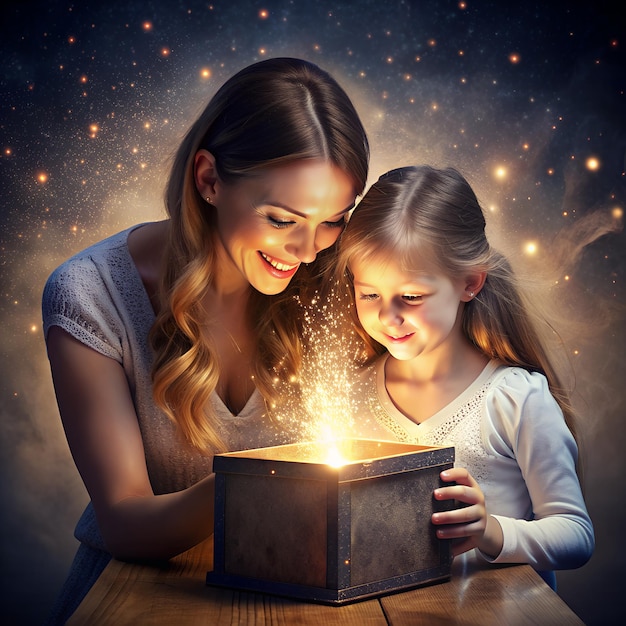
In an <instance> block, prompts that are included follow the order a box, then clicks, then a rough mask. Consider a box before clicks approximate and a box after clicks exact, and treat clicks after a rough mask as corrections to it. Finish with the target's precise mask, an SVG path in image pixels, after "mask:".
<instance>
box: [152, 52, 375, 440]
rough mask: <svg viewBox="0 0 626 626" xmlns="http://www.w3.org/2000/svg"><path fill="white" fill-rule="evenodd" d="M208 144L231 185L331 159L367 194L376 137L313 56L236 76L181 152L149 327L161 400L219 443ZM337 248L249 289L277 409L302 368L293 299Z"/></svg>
mask: <svg viewBox="0 0 626 626" xmlns="http://www.w3.org/2000/svg"><path fill="white" fill-rule="evenodd" d="M200 149H206V150H208V151H209V152H211V153H212V154H213V156H214V157H215V159H216V168H217V172H218V176H219V178H220V179H221V180H222V181H223V182H225V183H236V182H237V181H238V180H241V179H243V178H245V177H248V176H251V175H254V174H258V173H259V172H260V171H262V170H263V169H266V168H269V167H276V166H279V165H284V164H287V163H291V162H294V161H298V160H305V159H324V160H325V161H327V162H330V163H332V164H333V165H335V166H336V167H338V168H340V169H341V170H343V171H344V172H345V173H347V174H348V175H349V176H350V178H351V179H352V181H353V183H354V193H355V195H360V194H361V193H362V192H363V189H364V187H365V183H366V180H367V170H368V161H369V147H368V142H367V137H366V134H365V130H364V128H363V126H362V124H361V121H360V119H359V117H358V115H357V113H356V111H355V109H354V107H353V105H352V103H351V101H350V99H349V97H348V96H347V94H346V93H345V92H344V90H343V89H342V88H341V87H340V86H339V85H338V84H337V82H336V81H335V80H334V79H333V78H332V77H331V76H330V75H329V74H327V73H326V72H325V71H323V70H321V69H320V68H319V67H317V66H316V65H314V64H312V63H309V62H307V61H303V60H299V59H289V58H278V59H269V60H266V61H261V62H259V63H256V64H254V65H251V66H249V67H247V68H244V69H243V70H241V71H240V72H238V73H237V74H235V75H234V76H233V77H232V78H230V79H229V80H228V81H227V82H226V83H225V84H224V85H223V86H222V87H221V88H220V89H219V90H218V92H217V93H216V94H215V96H214V97H213V98H212V99H211V101H210V102H209V103H208V105H207V107H206V108H205V110H204V111H203V112H202V114H201V115H200V117H199V118H198V119H197V120H196V122H195V123H194V124H193V126H192V127H191V129H190V130H189V131H188V133H187V135H186V136H185V138H184V139H183V141H182V143H181V145H180V147H179V149H178V151H177V153H176V155H175V158H174V162H173V166H172V168H171V173H170V177H169V181H168V184H167V188H166V196H165V202H166V207H167V211H168V214H169V217H170V231H169V241H168V244H167V249H166V251H165V265H164V268H165V269H164V272H163V276H162V283H161V289H160V307H159V312H158V315H157V319H156V322H155V324H154V326H153V328H152V331H151V336H150V339H151V344H152V346H153V349H154V352H155V359H154V364H153V369H152V378H153V388H154V398H155V401H156V403H157V404H158V405H159V406H160V407H161V408H162V409H163V410H164V411H165V412H166V413H167V415H168V416H169V417H170V418H171V419H172V420H173V421H174V422H175V424H176V425H177V426H178V427H179V429H180V431H181V432H182V434H183V435H184V437H185V438H186V439H187V440H188V441H189V442H190V443H191V444H192V445H194V446H195V447H197V448H199V449H201V450H205V449H207V447H209V448H212V449H214V450H220V449H222V447H223V444H222V442H221V439H220V436H219V433H218V432H217V429H216V427H215V421H214V420H213V419H211V417H212V415H211V412H210V404H209V402H208V400H209V396H210V395H211V393H212V392H213V391H214V389H215V387H216V385H217V382H218V378H219V374H220V372H219V361H218V359H217V355H216V353H215V349H214V346H213V345H211V343H210V342H209V340H208V339H207V338H206V337H205V336H204V334H203V333H202V332H201V328H202V326H203V324H204V322H205V320H204V319H203V318H204V316H205V313H204V311H203V309H202V307H201V305H200V302H201V301H202V299H203V296H204V294H205V293H206V291H207V289H208V288H209V287H210V285H211V283H212V280H213V276H214V274H215V264H216V256H215V249H216V247H215V245H214V238H215V236H216V234H215V230H216V229H215V220H214V217H213V215H214V212H213V211H211V210H210V208H211V207H210V206H209V205H208V204H207V202H206V201H205V200H204V199H203V198H202V197H201V196H200V194H199V193H198V191H197V189H196V185H195V178H194V157H195V155H196V153H197V152H198V150H200ZM335 253H336V247H335V246H333V247H332V248H330V249H328V250H326V251H324V252H322V253H320V254H319V255H318V258H317V260H316V261H315V262H314V263H312V264H310V265H309V266H308V267H306V266H303V267H301V268H300V269H299V270H298V273H297V274H296V276H295V277H294V278H293V280H292V282H291V284H290V285H289V287H288V288H287V289H286V290H285V291H284V292H283V293H281V294H278V295H275V296H266V295H263V294H260V293H259V292H256V291H255V290H253V289H252V288H250V292H251V293H250V298H249V300H248V310H247V315H248V319H249V322H250V324H251V328H252V329H253V332H254V335H255V337H256V352H255V354H254V357H253V374H254V380H255V383H256V386H257V388H258V389H259V390H260V392H261V394H262V395H263V397H264V399H265V401H266V405H267V406H268V407H270V408H271V407H272V406H273V405H275V404H276V403H277V402H278V401H279V399H280V398H279V395H280V394H279V391H278V389H279V387H280V385H281V384H283V383H287V382H288V381H289V380H290V379H292V377H293V376H295V375H297V372H298V368H299V365H300V354H301V344H300V331H301V329H300V317H299V308H298V303H297V299H298V298H301V297H302V296H303V294H305V293H307V292H308V291H309V290H310V291H311V293H312V292H313V291H314V290H315V288H316V287H317V286H318V285H319V284H320V283H322V282H323V280H322V277H323V276H324V275H325V274H326V273H327V269H328V267H329V265H330V264H331V259H332V258H334V255H335Z"/></svg>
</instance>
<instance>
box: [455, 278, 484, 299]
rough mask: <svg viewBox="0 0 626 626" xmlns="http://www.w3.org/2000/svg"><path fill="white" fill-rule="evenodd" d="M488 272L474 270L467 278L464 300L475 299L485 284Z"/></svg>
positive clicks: (462, 297)
mask: <svg viewBox="0 0 626 626" xmlns="http://www.w3.org/2000/svg"><path fill="white" fill-rule="evenodd" d="M486 279H487V272H472V273H471V274H469V275H468V276H467V277H466V279H465V290H464V291H463V294H462V296H461V301H462V302H469V301H470V300H473V299H474V298H475V297H476V296H477V295H478V293H479V292H480V290H481V289H482V288H483V286H484V284H485V280H486Z"/></svg>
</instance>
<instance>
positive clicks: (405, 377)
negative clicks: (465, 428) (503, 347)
mask: <svg viewBox="0 0 626 626" xmlns="http://www.w3.org/2000/svg"><path fill="white" fill-rule="evenodd" d="M488 362H489V359H488V358H487V357H486V356H485V355H483V354H482V353H481V352H480V351H479V350H477V349H476V348H475V347H474V346H472V345H470V344H469V343H468V344H467V345H466V348H464V349H462V350H455V351H454V353H452V352H450V353H447V354H446V355H441V354H440V355H436V356H435V355H432V354H430V355H424V356H418V357H416V358H415V359H411V360H410V361H399V360H398V359H395V358H394V357H393V356H391V355H389V357H388V358H387V361H386V362H385V387H386V389H387V394H388V395H389V398H390V399H391V401H392V402H393V404H394V405H395V406H396V408H397V409H398V410H399V411H400V412H401V413H403V414H404V415H406V417H408V418H409V419H411V420H413V421H414V422H416V423H418V424H419V423H421V422H423V421H425V420H427V419H428V418H430V417H432V416H433V415H435V414H436V413H438V412H439V411H441V409H443V408H444V407H446V406H447V405H448V404H450V403H451V402H452V401H453V400H454V399H455V398H457V397H458V396H459V395H460V394H462V393H463V392H464V391H465V390H466V389H467V388H468V387H469V386H470V385H471V384H472V383H473V382H474V381H475V380H476V378H478V376H479V375H480V373H481V372H482V371H483V369H484V368H485V366H486V365H487V363H488Z"/></svg>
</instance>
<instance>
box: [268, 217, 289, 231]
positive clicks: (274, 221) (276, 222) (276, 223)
mask: <svg viewBox="0 0 626 626" xmlns="http://www.w3.org/2000/svg"><path fill="white" fill-rule="evenodd" d="M267 221H268V222H269V223H270V224H271V225H272V226H273V227H274V228H287V226H289V225H291V224H295V221H294V220H289V219H281V218H278V217H272V216H271V215H268V216H267Z"/></svg>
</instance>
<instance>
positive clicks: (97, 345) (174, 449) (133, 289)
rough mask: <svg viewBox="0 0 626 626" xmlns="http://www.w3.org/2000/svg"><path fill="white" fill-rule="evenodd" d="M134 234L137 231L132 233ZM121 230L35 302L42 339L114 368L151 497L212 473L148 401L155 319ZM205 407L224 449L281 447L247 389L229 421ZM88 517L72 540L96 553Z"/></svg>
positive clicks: (218, 409)
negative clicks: (55, 338) (65, 342)
mask: <svg viewBox="0 0 626 626" xmlns="http://www.w3.org/2000/svg"><path fill="white" fill-rule="evenodd" d="M133 228H137V226H135V227H133ZM133 228H129V229H127V230H125V231H123V232H121V233H118V234H116V235H113V236H112V237H109V238H108V239H105V240H103V241H101V242H99V243H97V244H95V245H93V246H91V247H89V248H87V249H86V250H84V251H82V252H79V253H78V254H76V255H75V256H73V257H72V258H71V259H69V260H68V261H66V262H65V263H63V264H62V265H61V266H60V267H59V268H57V269H56V270H55V271H54V272H53V273H52V275H51V276H50V278H49V279H48V281H47V283H46V286H45V289H44V294H43V301H42V309H43V322H44V333H45V336H46V337H47V334H48V330H49V329H50V327H51V326H55V325H56V326H60V327H61V328H62V329H63V330H65V331H66V332H68V333H69V334H71V335H72V336H73V337H75V338H76V339H78V340H79V341H80V342H82V343H84V344H85V345H87V346H89V347H90V348H93V349H94V350H96V351H98V352H100V353H102V354H104V355H105V356H107V357H109V358H111V359H114V360H116V361H117V362H118V363H120V364H121V365H122V366H123V368H124V372H125V374H126V378H127V380H128V385H129V388H130V390H131V393H132V397H133V400H134V403H135V408H136V412H137V420H138V422H139V426H140V428H141V433H142V438H143V444H144V448H145V454H146V463H147V467H148V473H149V476H150V482H151V484H152V488H153V490H154V492H155V493H156V494H160V493H170V492H174V491H179V490H181V489H185V488H186V487H189V486H190V485H192V484H194V483H196V482H197V481H199V480H200V479H202V478H203V477H205V476H206V475H208V474H209V473H211V471H212V462H213V454H212V451H211V450H207V451H206V453H204V454H203V453H201V452H200V451H198V450H196V449H195V448H193V447H191V446H189V445H187V444H186V443H184V442H183V441H181V438H180V437H179V436H178V435H177V434H176V432H175V428H174V426H173V424H172V422H171V421H170V420H169V419H168V417H167V416H166V415H165V413H163V411H161V410H160V409H159V408H158V407H157V406H156V405H155V403H154V401H153V399H152V383H151V378H150V368H151V364H152V351H151V348H150V345H149V342H148V333H149V331H150V328H151V326H152V324H153V323H154V319H155V315H154V311H153V309H152V305H151V303H150V299H149V297H148V294H147V293H146V291H145V288H144V286H143V283H142V281H141V277H140V276H139V273H138V271H137V268H136V267H135V265H134V262H133V260H132V258H131V256H130V253H129V251H128V245H127V240H128V235H129V233H130V232H131V231H132V230H133ZM211 403H212V407H213V410H214V413H215V415H216V419H217V421H218V427H219V431H220V433H221V435H222V437H223V438H224V440H225V443H226V445H227V446H228V449H230V450H240V449H246V448H254V447H262V446H267V445H275V444H276V443H282V441H280V439H279V435H278V434H277V433H276V431H275V429H274V428H273V427H272V426H271V424H270V423H269V421H268V418H267V417H265V407H264V403H263V400H262V397H261V395H260V393H259V392H258V391H257V390H255V391H254V393H253V394H252V396H251V397H250V399H249V400H248V403H247V404H246V406H245V407H244V409H243V410H242V411H241V413H239V414H238V415H233V414H232V413H231V412H230V411H229V410H228V409H227V408H226V406H225V405H224V403H223V402H222V401H221V399H220V397H219V396H218V395H217V394H216V393H215V392H214V393H213V394H212V395H211ZM94 524H95V518H93V515H92V513H91V511H88V512H87V513H86V514H85V516H84V517H83V520H82V522H81V523H80V524H79V528H78V529H77V536H78V538H79V539H85V540H87V541H88V542H89V543H91V544H93V545H96V546H99V543H100V542H99V541H98V537H97V534H98V533H96V534H95V535H94V532H95V530H96V529H95V528H94Z"/></svg>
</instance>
